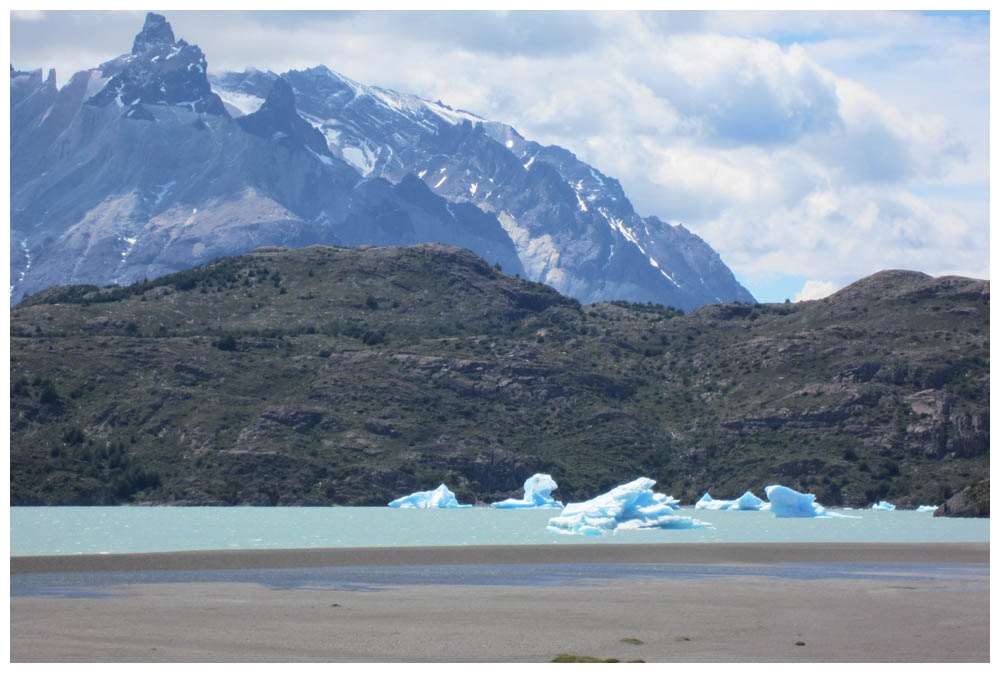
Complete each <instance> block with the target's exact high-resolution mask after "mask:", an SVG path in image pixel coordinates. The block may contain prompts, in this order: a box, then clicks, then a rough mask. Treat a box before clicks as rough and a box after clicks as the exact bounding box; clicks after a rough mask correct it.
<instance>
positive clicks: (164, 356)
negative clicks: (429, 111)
mask: <svg viewBox="0 0 1000 673" xmlns="http://www.w3.org/2000/svg"><path fill="white" fill-rule="evenodd" d="M418 184H419V183H418ZM10 319H11V502H12V504H110V503H120V502H154V503H176V504H220V503H230V504H240V503H242V504H355V505H384V504H385V503H386V502H389V501H390V500H392V499H393V498H395V497H398V496H400V495H404V494H406V493H409V492H412V491H416V490H425V489H427V488H433V487H435V486H437V485H438V484H439V483H441V482H446V483H448V485H449V486H450V487H451V488H452V490H454V491H455V492H456V493H457V494H458V495H459V496H460V498H461V499H462V500H463V501H471V500H476V501H480V502H489V501H492V500H496V499H501V498H504V497H510V496H512V495H516V494H517V493H518V492H519V489H520V486H521V484H522V483H523V481H524V479H525V478H526V477H527V476H529V475H530V474H532V473H534V472H538V471H542V472H548V473H550V474H552V475H553V477H554V478H555V479H556V481H557V482H558V483H559V485H560V490H559V492H558V495H560V497H561V498H562V499H563V500H564V501H571V500H582V499H586V498H589V497H592V496H594V495H596V494H598V493H600V492H603V491H604V490H607V488H610V487H612V486H614V485H615V484H617V483H622V482H624V481H627V480H630V479H633V478H635V477H636V476H639V475H645V476H648V477H651V478H654V479H656V480H657V481H658V482H659V485H660V487H661V488H662V490H663V491H664V492H667V493H672V494H674V495H675V496H677V497H679V498H681V499H682V500H683V501H684V502H687V503H690V502H693V501H694V500H696V499H697V498H698V497H700V496H701V494H702V493H704V492H705V490H711V493H712V495H713V496H714V497H722V498H732V497H737V496H738V495H740V494H741V493H743V491H745V490H746V489H748V488H749V489H752V490H754V491H755V492H758V493H759V492H761V491H762V489H763V487H764V486H766V485H768V484H771V483H783V484H785V485H788V486H791V487H793V488H797V489H800V490H804V491H810V492H814V493H816V494H817V495H818V497H819V500H820V501H821V502H822V503H824V504H827V505H836V504H845V505H851V506H855V507H857V506H867V505H868V504H870V503H871V502H873V501H875V500H878V499H890V500H892V501H893V502H895V503H896V504H897V505H900V506H906V505H910V506H913V505H917V504H935V503H939V502H943V501H944V499H945V498H947V497H948V496H949V495H951V493H953V492H957V491H959V490H960V489H961V488H963V487H965V486H966V485H968V484H969V483H972V482H974V481H977V480H979V479H982V478H985V477H986V476H987V475H988V472H989V283H988V282H987V281H976V280H971V279H966V278H955V277H945V278H936V279H935V278H930V277H928V276H925V275H923V274H917V273H912V272H884V273H881V274H877V275H875V276H873V277H870V278H867V279H864V280H862V281H859V282H858V283H856V284H854V285H852V286H850V287H848V288H845V289H844V290H843V291H841V292H839V293H837V294H835V295H833V296H831V297H829V298H827V299H824V300H820V301H815V302H803V303H799V304H784V305H747V304H717V305H711V306H706V307H703V308H701V309H699V310H697V311H694V312H691V313H688V314H681V313H679V312H677V311H675V310H673V309H668V308H664V307H662V306H653V305H648V304H629V303H626V302H615V303H604V304H595V305H590V306H581V305H580V304H579V303H578V302H576V301H574V300H570V299H567V298H565V297H562V296H560V295H559V294H558V293H556V292H555V291H554V290H552V289H551V288H549V287H547V286H545V285H542V284H537V283H531V282H528V281H525V280H521V279H517V278H514V277H512V276H509V275H506V274H503V273H501V272H499V271H498V270H497V269H496V268H495V267H494V266H492V265H491V264H488V263H487V262H485V261H483V260H482V259H480V258H478V257H476V256H475V255H473V254H471V253H470V252H468V251H466V250H462V249H458V248H453V247H448V246H441V245H422V246H416V247H412V248H371V247H364V248H356V249H343V248H327V247H320V246H313V247H307V248H304V249H299V250H289V249H282V248H273V247H272V248H264V249H260V250H257V251H255V252H253V253H251V254H248V255H244V256H240V257H232V258H225V259H220V260H217V261H215V262H212V263H210V264H207V265H204V266H200V267H198V268H196V269H193V270H189V271H183V272H180V273H177V274H173V275H169V276H165V277H162V278H159V279H157V280H153V281H146V282H141V283H138V284H135V285H132V286H129V287H126V288H104V289H100V288H97V287H93V286H91V287H81V286H74V287H56V288H50V289H48V290H46V291H44V292H41V293H39V294H38V295H35V296H33V297H31V298H29V299H28V300H26V301H25V302H23V303H22V304H20V305H19V306H17V307H15V308H14V309H12V310H11V316H10Z"/></svg>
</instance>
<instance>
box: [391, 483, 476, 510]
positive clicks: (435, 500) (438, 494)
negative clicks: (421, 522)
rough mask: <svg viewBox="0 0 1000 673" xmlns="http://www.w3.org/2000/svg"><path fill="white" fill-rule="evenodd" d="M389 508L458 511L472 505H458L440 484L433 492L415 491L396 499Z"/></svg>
mask: <svg viewBox="0 0 1000 673" xmlns="http://www.w3.org/2000/svg"><path fill="white" fill-rule="evenodd" d="M389 507H397V508H399V509H433V508H444V509H459V508H462V509H464V508H466V507H472V505H459V504H458V500H457V499H456V498H455V494H454V493H452V492H451V491H449V490H448V487H447V486H445V485H444V484H441V485H440V486H438V487H437V488H435V489H434V490H433V491H417V492H416V493H411V494H410V495H407V496H404V497H402V498H397V499H396V500H393V501H392V502H390V503H389Z"/></svg>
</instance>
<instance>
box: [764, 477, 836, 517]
mask: <svg viewBox="0 0 1000 673" xmlns="http://www.w3.org/2000/svg"><path fill="white" fill-rule="evenodd" d="M764 492H765V493H766V494H767V499H768V500H770V501H771V513H772V514H774V516H775V518H779V519H784V518H817V517H825V518H838V519H839V518H847V517H845V515H843V514H837V513H836V512H828V511H826V509H825V508H824V507H823V506H822V505H820V504H819V503H817V502H815V500H816V496H815V495H813V494H812V493H799V492H798V491H793V490H792V489H790V488H788V487H787V486H779V485H777V484H774V485H772V486H768V487H767V488H765V489H764Z"/></svg>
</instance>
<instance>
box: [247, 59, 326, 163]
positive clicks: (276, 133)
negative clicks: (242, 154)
mask: <svg viewBox="0 0 1000 673" xmlns="http://www.w3.org/2000/svg"><path fill="white" fill-rule="evenodd" d="M237 123H238V124H239V125H240V126H241V127H242V128H243V130H244V131H246V132H247V133H250V134H253V135H255V136H259V137H262V138H268V139H270V140H274V141H279V142H282V143H284V144H285V145H286V146H287V147H289V148H295V147H306V148H308V149H309V150H311V151H313V152H315V153H316V154H317V155H323V156H326V157H332V156H333V155H331V154H330V150H329V149H328V148H327V146H326V140H324V139H323V134H322V133H320V132H319V131H317V130H316V129H315V128H313V127H312V126H311V125H310V124H309V122H307V121H305V120H304V119H302V118H301V117H300V116H299V115H298V113H297V112H296V110H295V94H294V93H293V92H292V87H290V86H288V83H287V82H286V81H285V80H283V79H280V78H279V79H276V80H274V84H272V85H271V92H270V93H269V94H268V95H267V99H266V100H265V101H264V104H263V105H262V106H261V107H260V109H259V110H257V111H256V112H254V113H253V114H250V115H247V116H245V117H240V118H239V119H237ZM331 163H332V162H331Z"/></svg>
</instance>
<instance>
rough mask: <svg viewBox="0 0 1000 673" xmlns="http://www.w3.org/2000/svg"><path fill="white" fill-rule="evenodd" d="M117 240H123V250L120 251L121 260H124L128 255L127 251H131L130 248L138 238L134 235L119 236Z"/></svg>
mask: <svg viewBox="0 0 1000 673" xmlns="http://www.w3.org/2000/svg"><path fill="white" fill-rule="evenodd" d="M118 240H119V241H124V242H125V250H124V251H123V252H122V261H123V262H124V261H125V259H126V258H127V257H128V255H129V253H130V252H132V248H134V247H135V242H136V241H137V240H139V239H137V238H136V237H135V236H132V237H126V236H119V237H118Z"/></svg>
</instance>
